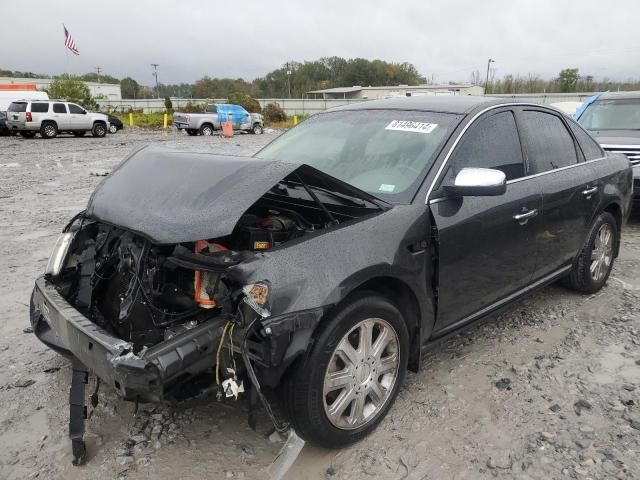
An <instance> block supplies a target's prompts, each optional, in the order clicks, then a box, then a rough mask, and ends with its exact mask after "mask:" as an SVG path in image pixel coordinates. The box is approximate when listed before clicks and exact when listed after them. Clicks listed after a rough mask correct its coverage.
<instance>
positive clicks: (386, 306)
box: [283, 293, 409, 448]
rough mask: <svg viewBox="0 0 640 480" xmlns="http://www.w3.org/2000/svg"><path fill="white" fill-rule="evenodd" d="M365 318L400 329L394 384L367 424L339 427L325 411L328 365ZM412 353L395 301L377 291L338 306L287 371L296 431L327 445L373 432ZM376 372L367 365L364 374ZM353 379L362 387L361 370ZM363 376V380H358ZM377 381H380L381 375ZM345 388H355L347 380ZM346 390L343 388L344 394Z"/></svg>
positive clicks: (288, 406) (287, 399) (289, 412)
mask: <svg viewBox="0 0 640 480" xmlns="http://www.w3.org/2000/svg"><path fill="white" fill-rule="evenodd" d="M366 319H370V320H371V319H382V320H383V321H384V322H386V324H387V326H390V327H391V328H392V330H393V331H394V332H395V333H396V337H395V338H396V339H397V346H398V355H397V357H398V359H399V360H398V364H397V365H398V366H397V371H396V377H395V383H393V385H392V386H391V388H390V389H388V390H386V392H388V393H386V395H387V396H386V399H385V400H384V402H383V403H382V405H381V407H380V409H379V410H378V411H377V412H375V413H372V414H370V416H371V419H368V420H367V419H365V422H366V423H364V424H363V425H360V426H358V427H357V428H353V429H343V428H338V427H337V426H335V425H334V423H332V421H331V420H330V419H329V417H328V415H327V413H326V412H325V401H326V398H327V397H326V396H325V393H324V392H323V385H324V381H325V376H326V375H327V368H328V366H329V363H330V362H331V361H332V357H333V355H334V352H335V351H336V347H337V346H338V344H339V343H340V341H341V340H342V339H343V337H345V336H346V335H347V334H348V333H349V332H350V331H351V330H352V329H353V328H354V326H356V325H358V324H359V323H360V322H362V321H364V320H366ZM385 348H386V347H385ZM372 356H373V354H372ZM408 357H409V335H408V332H407V326H406V323H405V321H404V319H403V318H402V314H401V313H400V311H399V310H398V309H397V308H396V306H395V305H394V304H393V303H392V302H390V301H389V300H387V299H386V298H384V297H381V296H378V295H376V294H373V293H369V294H366V293H363V294H360V295H357V296H354V298H353V299H352V300H351V301H349V302H348V303H346V304H345V305H343V306H341V307H338V310H336V311H335V312H332V313H331V314H330V316H329V317H328V318H326V319H324V320H323V323H322V324H321V326H320V327H319V329H318V331H317V332H316V333H315V334H314V341H313V345H312V346H311V348H310V349H309V351H308V352H307V353H306V354H305V355H304V356H303V357H302V358H301V359H299V360H298V361H297V363H296V364H295V365H294V366H293V367H292V369H291V371H290V372H289V373H288V375H287V377H286V379H285V382H284V390H283V394H284V395H283V403H284V409H285V413H286V416H287V417H288V419H289V421H290V422H291V424H292V426H293V428H294V429H295V431H296V433H297V434H298V435H300V437H302V438H304V439H305V440H307V441H309V442H311V443H313V444H316V445H319V446H322V447H326V448H340V447H343V446H345V445H349V444H351V443H353V442H356V441H358V440H360V439H362V438H363V437H365V436H366V435H367V434H369V433H370V432H371V431H372V430H373V429H374V428H375V427H376V426H377V425H378V424H379V423H380V422H381V421H382V419H383V418H384V416H385V415H386V414H387V412H388V411H389V409H390V408H391V406H392V405H393V402H394V400H395V398H396V396H397V394H398V390H399V388H400V386H401V385H402V382H403V380H404V376H405V374H406V369H407V361H408ZM361 361H364V360H361ZM356 363H357V362H356ZM352 365H353V364H352ZM358 365H360V364H358ZM345 368H346V367H345ZM375 372H376V371H375V369H373V370H367V373H366V374H365V375H366V376H369V375H371V377H370V378H373V376H374V375H375ZM351 378H352V379H353V380H349V381H348V383H349V384H350V383H351V381H353V382H354V383H353V387H354V388H355V387H356V385H358V387H360V386H361V385H364V383H361V382H362V378H361V377H358V374H357V373H354V375H353V376H352V377H351ZM358 378H360V379H359V380H358ZM376 381H377V382H379V381H380V377H378V378H377V380H376ZM346 388H347V389H350V390H351V387H350V385H347V386H346ZM341 394H342V392H340V394H339V395H341ZM358 395H360V393H358ZM366 395H368V393H364V394H363V397H364V396H366ZM345 396H346V391H345ZM367 398H368V397H367ZM367 398H363V400H362V401H363V402H365V401H366V400H367ZM335 401H337V400H335ZM355 401H356V400H349V401H348V403H347V405H348V407H347V410H346V411H350V410H351V409H352V408H355ZM352 402H353V403H352Z"/></svg>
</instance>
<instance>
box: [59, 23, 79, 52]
mask: <svg viewBox="0 0 640 480" xmlns="http://www.w3.org/2000/svg"><path fill="white" fill-rule="evenodd" d="M62 28H64V45H65V46H66V47H67V48H68V49H69V50H71V51H72V52H73V53H75V54H76V55H80V52H79V51H78V46H77V45H76V42H74V41H73V37H72V36H71V34H70V33H69V30H67V27H65V26H64V25H62Z"/></svg>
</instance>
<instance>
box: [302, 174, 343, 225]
mask: <svg viewBox="0 0 640 480" xmlns="http://www.w3.org/2000/svg"><path fill="white" fill-rule="evenodd" d="M296 177H298V181H299V182H300V185H302V186H303V187H304V189H305V190H306V191H307V193H308V194H309V196H310V197H311V198H312V199H313V201H314V202H316V204H317V205H318V207H320V210H322V213H324V214H325V215H326V216H327V218H328V219H329V223H330V224H331V225H338V224H339V223H340V222H339V221H338V220H336V217H334V216H333V214H332V213H331V212H330V211H329V210H327V207H326V206H325V204H324V203H322V202H321V201H320V199H319V198H318V196H317V195H316V194H315V193H314V192H313V190H311V188H309V186H308V185H307V184H306V183H304V181H303V180H302V178H300V175H298V174H296Z"/></svg>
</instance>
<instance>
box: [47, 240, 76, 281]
mask: <svg viewBox="0 0 640 480" xmlns="http://www.w3.org/2000/svg"><path fill="white" fill-rule="evenodd" d="M72 241H73V233H70V232H66V233H62V234H60V235H59V236H58V239H57V240H56V244H55V245H54V247H53V250H52V251H51V256H50V257H49V261H48V262H47V268H46V269H45V271H44V273H45V275H49V276H52V277H56V276H58V275H59V274H60V271H61V270H62V265H63V264H64V261H65V259H66V258H67V253H69V247H70V246H71V242H72Z"/></svg>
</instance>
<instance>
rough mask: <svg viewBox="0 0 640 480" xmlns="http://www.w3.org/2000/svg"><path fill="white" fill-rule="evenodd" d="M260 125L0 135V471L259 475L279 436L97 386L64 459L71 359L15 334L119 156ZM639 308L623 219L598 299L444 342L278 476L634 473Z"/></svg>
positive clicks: (639, 402)
mask: <svg viewBox="0 0 640 480" xmlns="http://www.w3.org/2000/svg"><path fill="white" fill-rule="evenodd" d="M275 135H276V133H275V132H272V133H268V134H265V135H262V136H253V135H241V136H237V137H235V138H233V139H224V138H221V137H208V138H205V137H197V138H191V137H187V136H186V135H184V136H183V135H178V134H175V133H169V134H165V133H163V132H143V131H133V132H126V133H122V132H121V133H118V134H117V135H111V136H108V137H106V138H104V139H93V138H90V137H88V138H72V137H63V138H58V139H55V140H49V141H45V140H41V139H34V140H24V139H22V138H7V137H1V138H0V178H1V180H2V181H1V182H0V240H1V242H0V271H2V272H4V274H3V275H2V276H1V277H0V306H1V307H2V310H3V312H4V315H3V319H2V322H1V323H0V365H2V368H0V406H1V408H0V478H6V479H24V478H36V477H37V478H46V479H58V478H64V479H80V478H103V479H112V478H127V479H147V478H154V479H156V478H182V479H200V478H216V479H217V478H245V479H252V478H256V479H264V478H266V476H265V473H264V468H265V467H266V466H267V465H268V464H269V462H270V461H271V460H272V459H273V457H274V456H275V454H276V453H277V451H278V450H279V448H280V447H281V445H282V444H281V443H279V442H277V441H272V440H269V439H268V438H265V436H263V435H260V434H257V433H255V432H253V431H252V430H250V429H249V428H248V426H247V423H246V413H245V408H246V407H245V406H244V404H243V403H240V404H233V405H222V404H217V403H215V402H212V403H211V404H208V405H199V406H194V407H192V408H189V409H181V408H175V407H171V406H169V405H160V406H153V405H141V407H140V411H139V412H138V414H137V415H134V409H133V405H131V404H129V403H125V402H122V401H120V400H118V398H117V397H116V396H115V394H114V392H112V391H110V390H109V389H107V388H104V387H103V388H102V389H101V395H100V404H99V405H98V407H97V408H96V409H95V410H93V411H92V412H91V413H92V415H91V418H90V420H89V421H88V423H87V429H88V434H87V442H88V444H89V462H88V464H87V465H86V466H84V467H82V468H74V467H72V466H71V455H70V445H69V442H68V439H67V415H68V404H67V396H68V386H69V380H70V366H69V362H67V361H66V360H65V359H64V358H62V357H60V356H59V355H57V354H55V353H53V352H52V351H50V350H48V349H47V348H46V347H45V346H44V345H42V344H40V343H39V342H38V341H37V339H36V338H35V337H34V336H33V335H32V334H29V333H24V332H23V330H24V329H26V328H27V327H28V326H29V322H28V302H29V294H30V291H31V286H32V282H33V280H34V278H35V277H36V275H38V274H39V272H41V271H42V270H43V269H44V266H45V264H46V260H47V257H48V254H49V250H50V248H51V247H52V243H53V241H54V239H55V236H56V234H57V233H58V232H59V231H60V229H61V228H62V226H63V225H64V223H65V220H67V219H68V218H69V217H71V216H72V215H73V214H74V213H76V212H77V211H79V210H81V209H82V208H83V206H84V205H85V204H86V201H87V199H88V197H89V194H90V192H91V191H92V189H93V188H94V187H95V185H96V184H97V183H98V182H99V181H100V180H101V178H102V177H101V176H100V175H103V174H104V173H106V172H108V171H109V170H111V169H112V168H113V167H114V166H115V165H116V164H117V163H118V162H119V161H120V160H121V159H122V158H123V157H124V156H125V155H126V154H127V153H128V152H130V151H131V150H133V149H134V148H136V147H138V146H140V145H143V144H147V143H160V144H163V145H165V146H167V147H171V148H181V149H189V150H200V151H212V152H224V153H231V154H238V155H248V154H251V153H253V152H254V151H256V150H257V149H258V148H259V147H260V146H262V145H263V144H265V143H266V142H268V141H269V140H271V139H273V138H274V137H275ZM639 300H640V220H639V219H638V218H637V217H636V218H635V219H632V220H630V222H629V224H628V225H627V227H626V229H625V230H624V235H623V247H622V252H621V257H620V258H619V259H618V260H617V262H616V266H615V269H614V271H613V273H612V276H611V278H610V280H609V283H608V285H607V286H606V287H605V288H604V289H603V290H602V291H601V292H600V293H598V294H596V295H591V296H584V295H577V294H575V293H571V292H568V291H566V290H565V289H563V288H562V287H560V286H551V287H549V288H547V289H545V290H544V291H542V292H540V293H538V294H536V295H535V296H533V297H530V298H528V299H526V300H524V301H523V302H520V303H518V304H517V305H514V306H512V307H511V308H510V309H508V310H507V311H505V312H503V313H502V314H501V315H500V316H499V317H498V318H497V319H494V320H492V321H489V322H486V323H484V324H483V325H478V326H475V327H473V328H472V329H470V330H467V331H466V332H464V333H462V334H460V335H458V336H457V337H454V338H452V339H451V340H449V341H447V342H445V343H443V344H442V345H441V346H439V347H438V348H436V349H434V351H433V352H431V353H430V354H429V355H428V356H427V358H425V360H424V362H423V369H422V371H421V372H420V373H418V374H410V375H409V376H408V379H407V382H406V385H405V387H404V388H403V389H402V391H401V392H400V396H399V398H398V401H397V402H396V404H395V406H394V408H393V409H392V410H391V412H390V414H389V416H388V417H387V419H386V420H385V421H384V422H383V423H382V425H381V426H380V427H379V428H378V429H377V430H376V432H374V434H373V435H371V436H370V437H368V438H367V439H365V440H364V441H362V442H360V443H358V444H356V445H354V446H353V447H351V448H348V449H344V450H342V451H326V450H321V449H318V448H313V447H309V446H307V447H305V448H304V449H303V451H302V453H301V455H300V457H299V458H298V460H297V461H296V463H295V464H294V466H293V468H292V469H291V471H290V472H289V474H288V475H287V477H286V478H287V479H298V478H305V479H308V480H313V479H323V478H330V479H364V478H385V479H386V478H391V479H396V478H397V479H402V478H406V479H415V480H418V479H478V478H494V477H495V478H504V479H511V478H518V479H550V478H585V479H587V478H592V479H599V478H617V479H624V478H627V479H629V478H639V477H640V457H639V456H638V454H640V336H639V331H640V301H639ZM90 388H91V385H90ZM90 388H89V390H90ZM90 410H91V409H90Z"/></svg>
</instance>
